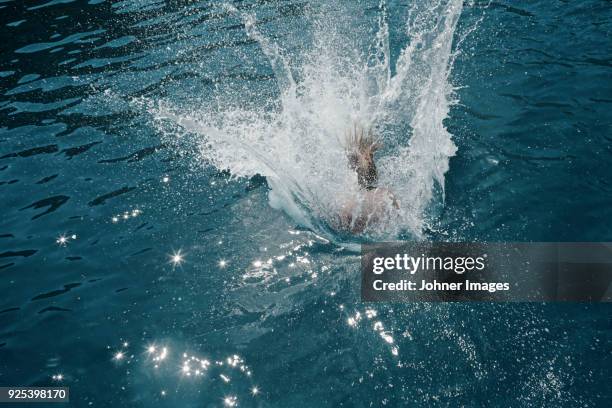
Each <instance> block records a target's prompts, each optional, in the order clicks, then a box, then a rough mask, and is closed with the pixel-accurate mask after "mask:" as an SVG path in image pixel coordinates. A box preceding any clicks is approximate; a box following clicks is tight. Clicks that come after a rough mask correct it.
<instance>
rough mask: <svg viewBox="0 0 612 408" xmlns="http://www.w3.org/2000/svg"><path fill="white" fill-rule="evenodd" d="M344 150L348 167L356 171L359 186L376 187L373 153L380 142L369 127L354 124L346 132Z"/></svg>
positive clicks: (376, 179)
mask: <svg viewBox="0 0 612 408" xmlns="http://www.w3.org/2000/svg"><path fill="white" fill-rule="evenodd" d="M346 140H347V141H346V150H347V152H346V153H347V157H348V162H349V167H350V168H351V169H353V170H355V172H356V173H357V182H358V183H359V187H361V188H364V189H366V190H372V189H374V188H376V184H377V183H378V172H377V171H376V164H375V163H374V153H376V151H377V150H378V149H379V148H380V143H379V142H378V141H377V140H376V138H375V137H374V134H373V132H372V130H371V129H365V128H363V127H361V126H358V125H354V126H353V129H352V130H350V131H349V132H347V138H346Z"/></svg>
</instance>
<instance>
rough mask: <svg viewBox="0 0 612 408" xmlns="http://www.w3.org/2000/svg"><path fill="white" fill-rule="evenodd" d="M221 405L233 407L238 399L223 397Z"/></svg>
mask: <svg viewBox="0 0 612 408" xmlns="http://www.w3.org/2000/svg"><path fill="white" fill-rule="evenodd" d="M223 403H224V404H225V405H226V406H228V407H235V406H236V404H237V403H238V398H237V397H234V396H231V397H225V398H224V399H223Z"/></svg>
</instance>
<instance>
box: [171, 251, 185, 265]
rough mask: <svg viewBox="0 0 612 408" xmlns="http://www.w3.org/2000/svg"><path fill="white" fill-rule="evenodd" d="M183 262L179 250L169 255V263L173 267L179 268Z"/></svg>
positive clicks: (183, 259) (183, 258)
mask: <svg viewBox="0 0 612 408" xmlns="http://www.w3.org/2000/svg"><path fill="white" fill-rule="evenodd" d="M184 261H185V256H184V255H183V253H182V252H181V250H180V249H179V250H178V251H175V252H173V253H172V255H170V263H172V265H173V266H181V264H182V263H183V262H184Z"/></svg>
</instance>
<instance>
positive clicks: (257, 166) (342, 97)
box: [152, 0, 462, 239]
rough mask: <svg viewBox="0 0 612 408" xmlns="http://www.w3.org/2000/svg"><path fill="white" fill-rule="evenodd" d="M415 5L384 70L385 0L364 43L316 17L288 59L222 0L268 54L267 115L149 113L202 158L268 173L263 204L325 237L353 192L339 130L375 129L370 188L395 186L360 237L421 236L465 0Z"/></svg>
mask: <svg viewBox="0 0 612 408" xmlns="http://www.w3.org/2000/svg"><path fill="white" fill-rule="evenodd" d="M418 3H422V4H418V5H412V6H411V8H410V10H409V12H408V14H407V17H406V27H405V34H406V36H407V39H408V41H407V45H406V47H405V48H404V49H403V50H402V52H401V53H400V55H399V57H398V58H397V62H396V63H395V66H394V67H393V68H392V66H391V62H390V60H391V55H390V50H389V42H390V40H389V27H388V22H387V20H388V19H387V16H386V7H385V4H384V2H381V4H380V11H379V17H378V30H377V33H376V35H374V36H372V38H371V39H368V42H370V43H371V44H370V45H369V46H366V47H363V48H365V49H363V50H361V49H358V48H357V49H355V48H354V47H351V46H349V42H348V39H345V38H343V33H344V31H342V30H343V29H344V30H346V29H347V28H348V29H350V27H346V26H345V27H340V26H341V24H340V23H339V22H338V21H333V18H332V17H330V18H329V21H326V20H325V18H324V17H321V16H320V15H319V16H318V17H317V18H316V21H315V20H314V19H313V21H312V24H311V26H312V30H313V32H312V33H311V34H312V39H313V40H312V44H311V46H310V47H308V49H306V50H301V51H297V55H292V58H291V59H289V58H288V57H287V55H288V53H287V52H286V51H284V50H283V48H282V46H281V44H278V43H275V42H274V41H272V40H270V39H269V38H267V37H266V36H264V35H263V34H262V33H261V31H260V30H259V29H258V26H257V22H256V18H255V16H254V15H250V14H240V13H239V12H238V11H237V10H236V9H235V8H233V6H230V5H225V8H226V10H229V11H231V12H233V13H236V15H239V16H240V18H241V19H242V21H243V23H244V25H245V30H246V33H247V35H248V36H249V37H250V38H251V39H253V40H255V41H256V42H257V43H258V44H259V47H260V48H261V50H262V51H263V53H264V54H265V56H266V57H267V59H268V61H269V63H270V65H271V68H272V70H273V73H274V76H275V79H276V81H277V83H278V87H279V91H280V92H279V95H280V96H279V99H280V100H279V101H277V104H276V106H277V107H278V108H277V109H275V110H273V111H271V110H270V109H269V108H267V107H268V106H270V104H269V103H263V102H262V104H261V108H256V109H246V108H236V107H232V108H228V109H222V110H219V109H213V108H212V107H198V109H197V110H193V111H185V110H184V109H183V110H181V109H177V108H175V107H173V106H172V105H171V104H169V103H161V102H160V103H158V104H156V106H155V107H154V108H153V109H152V113H153V115H154V116H155V118H157V119H159V120H161V121H167V120H170V121H171V122H173V123H175V124H177V125H179V126H180V128H181V129H182V130H184V131H187V132H190V133H195V134H197V135H198V142H197V144H198V150H199V154H200V159H201V160H202V161H204V162H206V163H211V164H213V165H214V166H216V167H218V168H219V169H229V170H230V171H231V173H232V174H233V175H234V176H237V177H242V176H246V177H249V176H252V175H254V174H261V175H263V176H265V177H266V178H267V181H268V184H269V186H270V188H271V191H270V193H269V198H270V205H271V206H272V207H274V208H279V209H282V210H284V211H285V212H286V213H287V214H288V215H290V216H291V217H292V218H294V219H295V220H296V222H299V223H300V224H302V225H304V226H306V227H309V228H312V229H314V230H315V231H316V232H317V233H321V234H323V235H325V236H327V237H329V236H330V234H331V235H334V233H333V232H332V231H331V230H330V228H329V224H330V219H331V218H332V217H330V214H337V213H338V211H339V208H340V206H341V205H342V204H343V202H344V201H345V200H346V198H347V197H348V196H350V195H352V194H354V193H355V192H356V191H357V180H356V175H355V174H354V172H353V171H351V170H350V169H349V167H348V163H347V158H346V153H345V147H344V135H345V132H346V130H347V128H350V127H351V126H353V124H355V123H359V124H361V125H364V126H372V127H374V128H375V129H376V131H377V133H378V135H379V137H380V138H381V139H382V142H383V145H384V147H383V149H382V150H381V151H380V152H379V154H378V156H377V163H378V170H379V178H380V182H379V184H381V185H384V186H386V187H388V188H390V189H391V190H393V191H394V193H395V195H396V196H397V198H398V199H399V201H400V214H399V215H398V218H397V219H393V220H390V222H385V223H381V224H380V227H379V228H378V229H377V230H376V231H372V230H370V231H368V234H369V235H370V236H372V237H376V238H377V239H381V238H384V239H393V238H396V237H397V236H398V234H400V233H406V232H408V233H411V234H413V235H415V236H419V235H420V234H421V232H422V229H423V227H424V223H425V219H426V216H425V214H426V210H427V208H428V205H429V204H430V203H431V202H432V200H434V199H436V200H443V186H444V175H445V173H446V172H447V170H448V160H449V158H450V157H451V156H453V155H454V154H455V151H456V148H455V145H454V144H453V142H452V140H451V135H450V133H449V132H448V131H447V130H446V128H445V126H444V124H443V120H444V119H445V118H446V117H447V115H448V111H449V105H450V100H451V95H452V91H453V88H452V86H451V85H450V83H449V73H450V70H451V68H452V60H453V58H452V55H453V54H452V43H453V36H454V32H455V27H456V24H457V20H458V19H459V16H460V15H461V11H462V1H461V0H448V1H446V0H434V1H424V2H418ZM323 14H324V13H323ZM295 52H296V51H294V53H295ZM296 78H299V80H296ZM234 106H236V104H234ZM177 135H180V132H179V133H176V132H174V133H170V136H166V137H171V138H177ZM436 191H439V192H440V193H441V194H440V196H436Z"/></svg>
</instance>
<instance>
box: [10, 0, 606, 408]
mask: <svg viewBox="0 0 612 408" xmlns="http://www.w3.org/2000/svg"><path fill="white" fill-rule="evenodd" d="M0 7H2V9H0V10H1V11H2V14H1V16H2V24H0V27H1V28H0V30H2V38H3V40H4V41H3V44H2V46H1V48H0V50H1V51H0V52H1V57H0V63H1V66H0V71H1V72H0V90H1V94H2V96H1V97H0V117H1V122H0V142H1V144H0V189H1V190H2V207H1V208H2V220H1V224H0V243H1V248H0V273H1V274H2V276H1V279H2V280H1V282H2V288H3V292H2V293H3V294H4V296H3V298H2V300H1V301H0V302H1V304H0V322H1V323H0V379H1V381H0V383H1V385H49V384H62V385H66V386H69V387H70V389H71V404H70V405H71V406H77V407H81V406H143V407H148V406H181V407H191V406H194V407H195V406H223V405H226V406H231V405H233V404H237V405H238V406H270V407H286V406H381V405H385V404H386V405H387V406H398V405H412V406H462V405H463V406H551V405H555V406H568V407H574V406H609V405H610V402H611V400H612V398H611V395H610V392H609V386H608V384H609V379H610V373H609V367H610V364H611V361H610V357H609V356H610V350H611V347H610V346H611V340H612V336H611V325H610V317H609V316H610V311H609V307H607V306H605V305H586V304H573V305H572V304H568V305H539V304H523V305H491V304H474V305H461V304H446V305H432V304H409V305H400V304H393V305H391V304H387V305H383V304H381V305H374V304H371V305H366V304H362V303H360V302H359V297H358V296H359V273H358V265H359V258H358V256H357V254H356V253H355V252H354V251H353V249H354V247H355V244H356V243H358V242H362V241H364V240H371V239H397V238H400V239H428V240H452V241H471V240H481V241H487V240H488V241H499V240H511V241H546V240H551V241H558V240H560V241H609V236H610V227H609V226H608V225H607V223H606V222H605V220H607V219H609V218H610V216H611V215H612V214H610V211H612V210H611V209H612V206H610V202H611V198H610V197H611V194H610V193H611V187H610V182H609V174H610V172H609V170H608V166H607V163H608V161H609V158H610V157H611V155H612V149H611V148H610V141H612V139H610V125H611V124H612V115H611V114H610V113H609V111H610V103H612V87H611V85H610V84H611V82H610V69H611V64H612V62H611V54H612V50H611V49H610V40H609V32H610V24H611V17H612V15H611V14H612V12H611V9H610V7H609V5H608V4H607V3H606V2H604V1H594V0H593V1H584V2H579V3H569V4H565V3H556V2H555V3H553V2H546V1H540V2H532V3H529V4H520V5H519V4H515V3H514V2H509V1H502V2H490V3H489V2H473V3H471V2H466V3H465V4H462V3H461V2H459V1H456V0H451V1H423V2H415V3H412V2H410V3H402V2H395V1H394V2H391V1H389V2H387V3H385V2H381V3H379V2H378V1H371V2H347V3H346V4H345V3H341V4H335V3H332V4H327V3H324V2H311V3H300V2H281V1H278V2H257V3H252V2H236V3H233V4H222V3H207V2H187V1H178V2H177V1H175V2H170V1H155V0H147V1H145V0H140V1H137V0H133V1H114V2H109V1H95V0H92V1H89V2H77V1H70V0H65V1H48V2H45V1H36V2H23V3H22V2H11V1H8V2H7V1H3V2H0ZM351 123H360V124H363V125H367V126H371V127H373V128H374V129H376V132H377V134H378V135H379V136H380V138H381V140H382V142H383V144H384V148H383V149H382V151H381V153H380V155H379V157H378V160H379V170H380V174H381V182H382V183H384V184H385V185H386V186H389V187H390V188H391V189H393V191H394V192H395V194H396V195H397V196H398V198H399V200H400V201H401V203H402V205H401V213H400V214H399V216H398V217H397V218H394V219H393V220H389V222H388V223H384V224H383V225H382V226H380V228H377V229H376V230H374V231H368V233H367V234H364V235H363V236H359V237H349V236H346V235H345V234H342V233H339V232H338V231H335V230H334V229H333V226H332V225H331V223H330V220H329V216H328V214H330V213H333V212H334V210H337V208H338V206H339V205H341V203H342V201H343V196H342V194H343V193H344V194H346V193H350V192H351V191H353V190H354V189H355V183H356V181H355V177H354V175H353V174H352V173H351V172H350V171H348V168H347V166H346V158H345V155H344V149H343V143H344V140H343V134H344V132H345V129H346V127H347V126H350V124H351ZM59 375H61V377H58V376H59Z"/></svg>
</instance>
